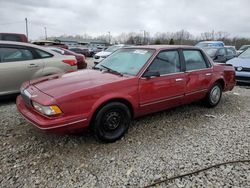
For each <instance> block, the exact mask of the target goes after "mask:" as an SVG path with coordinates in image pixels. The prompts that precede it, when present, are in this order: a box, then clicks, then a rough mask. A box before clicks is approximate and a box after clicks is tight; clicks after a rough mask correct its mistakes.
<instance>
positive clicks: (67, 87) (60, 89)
mask: <svg viewBox="0 0 250 188" xmlns="http://www.w3.org/2000/svg"><path fill="white" fill-rule="evenodd" d="M129 78H130V76H120V75H116V74H112V73H109V72H107V71H99V70H90V69H85V70H81V71H76V72H72V73H66V74H57V75H52V76H47V77H43V78H40V79H36V80H33V81H31V82H30V84H32V85H34V86H35V87H36V88H37V89H39V90H40V91H42V92H43V93H46V94H47V95H49V96H51V97H60V96H64V95H67V94H70V93H74V92H78V91H82V90H86V89H90V88H95V87H98V86H103V85H105V84H110V83H114V82H118V81H122V80H126V79H129Z"/></svg>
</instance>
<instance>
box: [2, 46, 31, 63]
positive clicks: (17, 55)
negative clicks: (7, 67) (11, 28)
mask: <svg viewBox="0 0 250 188" xmlns="http://www.w3.org/2000/svg"><path fill="white" fill-rule="evenodd" d="M32 59H34V57H33V54H32V52H31V51H30V50H28V49H24V48H5V47H4V48H0V62H15V61H26V60H32Z"/></svg>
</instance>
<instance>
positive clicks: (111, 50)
mask: <svg viewBox="0 0 250 188" xmlns="http://www.w3.org/2000/svg"><path fill="white" fill-rule="evenodd" d="M119 48H121V46H111V47H109V48H108V49H107V50H105V52H114V51H116V50H118V49H119Z"/></svg>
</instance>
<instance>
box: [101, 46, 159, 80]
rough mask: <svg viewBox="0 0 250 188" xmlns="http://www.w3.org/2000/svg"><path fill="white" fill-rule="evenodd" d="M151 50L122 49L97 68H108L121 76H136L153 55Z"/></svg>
mask: <svg viewBox="0 0 250 188" xmlns="http://www.w3.org/2000/svg"><path fill="white" fill-rule="evenodd" d="M153 53H154V50H149V49H120V50H118V51H116V52H115V53H113V54H112V55H110V56H108V57H107V58H105V59H104V60H103V61H101V63H99V64H98V65H96V68H99V69H103V67H107V68H109V69H112V70H114V71H116V72H119V73H121V74H128V75H132V76H135V75H137V74H138V73H139V71H140V70H141V68H142V67H143V66H144V65H145V64H146V62H147V61H148V60H149V58H150V57H151V56H152V55H153Z"/></svg>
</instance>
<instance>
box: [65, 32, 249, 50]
mask: <svg viewBox="0 0 250 188" xmlns="http://www.w3.org/2000/svg"><path fill="white" fill-rule="evenodd" d="M230 36H231V35H230V33H228V32H224V31H210V32H203V33H201V34H200V35H199V36H194V35H193V34H191V33H190V32H188V31H186V30H180V31H177V32H157V33H155V34H154V35H153V36H151V35H150V33H149V32H147V31H144V32H143V33H142V32H141V33H139V32H130V33H121V34H119V35H117V36H111V43H112V44H130V45H146V44H176V45H195V44H197V43H198V42H199V41H206V40H219V41H223V42H224V43H225V44H226V45H229V46H235V47H236V48H237V49H239V48H240V46H242V45H245V44H250V38H246V37H230ZM61 37H64V38H75V39H82V40H84V39H96V40H103V41H106V42H107V43H108V41H109V35H108V34H105V35H100V36H97V37H92V36H90V35H87V34H84V35H76V36H67V35H63V36H61Z"/></svg>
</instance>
